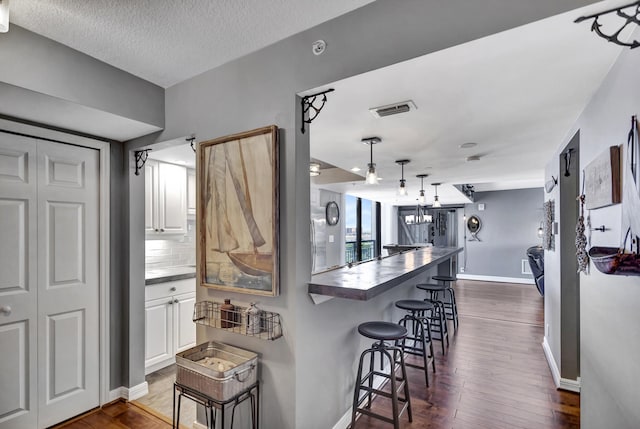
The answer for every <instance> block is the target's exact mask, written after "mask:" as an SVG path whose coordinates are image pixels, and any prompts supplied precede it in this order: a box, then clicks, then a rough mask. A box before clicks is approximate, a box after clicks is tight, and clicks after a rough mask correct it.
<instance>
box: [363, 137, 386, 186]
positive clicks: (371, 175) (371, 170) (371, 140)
mask: <svg viewBox="0 0 640 429" xmlns="http://www.w3.org/2000/svg"><path fill="white" fill-rule="evenodd" d="M381 141H382V140H380V137H365V138H363V139H362V143H364V144H368V145H369V147H370V148H371V159H370V161H369V164H367V175H366V179H365V183H366V184H367V185H377V184H378V175H377V174H376V164H375V163H374V162H373V145H374V144H378V143H380V142H381Z"/></svg>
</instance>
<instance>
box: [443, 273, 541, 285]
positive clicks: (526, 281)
mask: <svg viewBox="0 0 640 429" xmlns="http://www.w3.org/2000/svg"><path fill="white" fill-rule="evenodd" d="M456 278H457V279H459V280H478V281H482V282H496V283H519V284H524V285H533V284H535V282H534V281H533V279H532V278H530V279H523V278H519V277H498V276H479V275H475V274H464V273H458V274H457V275H456Z"/></svg>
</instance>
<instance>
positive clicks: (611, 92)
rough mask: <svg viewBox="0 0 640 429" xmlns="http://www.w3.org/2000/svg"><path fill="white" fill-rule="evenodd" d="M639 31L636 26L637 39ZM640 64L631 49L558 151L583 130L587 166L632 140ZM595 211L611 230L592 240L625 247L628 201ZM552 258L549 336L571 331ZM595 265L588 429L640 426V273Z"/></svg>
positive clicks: (588, 321) (639, 104)
mask: <svg viewBox="0 0 640 429" xmlns="http://www.w3.org/2000/svg"><path fill="white" fill-rule="evenodd" d="M639 37H640V34H639V32H638V31H636V33H635V38H636V39H637V38H639ZM638 70H640V56H639V55H638V54H637V52H634V51H631V50H628V49H625V50H623V51H622V53H621V55H620V58H619V59H618V61H617V62H616V64H615V65H614V66H613V67H612V69H611V71H610V72H609V74H608V75H607V77H606V78H605V80H604V82H603V83H602V86H601V87H600V88H598V89H597V91H596V92H595V94H594V96H593V98H592V99H591V101H590V103H589V105H588V106H587V107H586V109H585V110H584V112H583V113H582V115H581V116H580V118H579V119H578V121H577V122H576V124H575V126H574V129H573V130H571V131H570V132H569V133H568V134H567V138H566V140H565V141H564V142H562V144H560V145H559V147H558V151H560V150H561V149H562V148H563V147H564V146H565V145H566V144H567V143H568V142H569V140H570V139H571V138H572V137H573V135H574V134H575V132H576V131H577V130H580V165H581V166H582V168H584V166H586V165H588V164H589V163H590V162H591V161H592V160H593V159H594V158H595V157H597V156H598V155H599V154H601V153H602V152H603V151H605V150H607V148H608V147H609V146H611V145H615V144H623V143H624V142H626V137H627V132H628V130H629V124H630V118H631V115H635V114H638V113H639V112H640V83H639V82H638V79H637V77H638ZM556 156H557V154H556ZM556 159H557V158H556V157H554V159H552V161H551V162H550V163H549V164H548V166H547V171H546V178H547V179H548V178H549V177H550V176H551V174H554V175H555V176H556V177H557V173H558V171H557V169H558V165H557V161H556ZM558 192H559V191H557V190H554V191H553V192H552V194H547V198H555V199H557V198H558V196H559V194H558ZM588 214H589V215H590V216H591V223H592V225H603V224H604V225H606V226H607V228H610V229H611V230H610V231H607V232H605V233H601V232H593V233H592V234H591V237H590V239H591V245H592V246H612V247H617V246H619V245H620V237H621V225H620V218H621V206H620V205H619V204H618V205H614V206H610V207H605V208H600V209H596V210H591V211H590V212H589V213H588ZM560 228H562V225H560ZM587 238H588V239H589V234H588V235H587ZM557 244H558V241H557V239H556V245H557ZM547 261H549V262H551V263H552V265H553V267H554V270H553V275H551V276H550V277H547V275H546V274H545V280H546V285H545V286H546V287H547V290H549V291H553V299H552V300H551V299H549V298H550V297H551V294H549V295H547V296H546V297H545V323H546V324H548V325H549V326H550V330H549V335H552V336H553V335H559V332H560V331H561V330H562V329H564V327H563V326H559V325H560V315H559V306H560V304H561V302H560V301H559V300H558V297H559V296H560V289H561V286H560V273H559V269H558V267H559V264H560V255H559V254H558V252H545V265H546V263H547ZM590 270H591V271H590V274H588V275H586V274H581V275H580V376H581V384H582V386H581V395H580V396H581V409H582V416H581V425H582V427H583V428H585V429H592V428H593V429H596V428H603V427H610V428H616V429H618V428H620V429H631V428H638V427H640V408H639V407H638V403H639V402H640V396H639V393H638V382H639V381H640V366H639V365H638V363H637V357H638V356H639V355H640V341H639V339H640V311H638V303H640V287H639V286H640V278H638V277H624V276H611V275H605V274H602V273H600V272H599V271H597V269H596V268H595V267H594V266H593V265H592V264H590ZM545 271H546V270H545ZM549 274H551V273H549ZM551 340H552V341H548V342H549V343H550V344H554V343H555V342H554V341H553V338H552V339H551ZM553 353H554V359H555V361H556V362H557V364H558V365H559V364H560V361H561V359H559V356H557V355H556V353H559V351H558V349H557V346H553Z"/></svg>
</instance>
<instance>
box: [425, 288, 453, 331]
mask: <svg viewBox="0 0 640 429" xmlns="http://www.w3.org/2000/svg"><path fill="white" fill-rule="evenodd" d="M431 279H432V280H435V281H437V282H442V284H443V285H445V286H446V287H447V292H448V293H449V300H448V301H447V300H446V299H445V300H443V303H444V306H445V309H446V310H449V311H448V312H446V315H447V320H453V330H454V331H457V330H458V306H457V305H456V291H455V290H454V289H453V285H452V283H453V282H455V281H456V280H457V279H456V278H455V277H452V276H433V277H431Z"/></svg>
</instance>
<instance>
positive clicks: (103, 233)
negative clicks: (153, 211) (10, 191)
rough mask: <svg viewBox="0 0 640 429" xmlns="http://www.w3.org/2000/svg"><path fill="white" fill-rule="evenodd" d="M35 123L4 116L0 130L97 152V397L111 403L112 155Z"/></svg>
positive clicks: (102, 146) (100, 145)
mask: <svg viewBox="0 0 640 429" xmlns="http://www.w3.org/2000/svg"><path fill="white" fill-rule="evenodd" d="M45 127H46V126H45V125H43V126H42V127H39V126H36V125H30V124H25V123H21V122H16V121H12V120H9V119H5V118H0V130H2V131H8V132H10V133H15V134H21V135H23V136H26V137H32V138H35V139H40V140H48V141H52V142H57V143H63V144H71V145H76V146H81V147H86V148H91V149H95V150H97V151H98V153H99V157H100V161H99V162H100V198H99V204H100V209H99V216H100V221H99V225H100V226H99V237H100V238H99V240H100V248H99V260H100V264H99V265H100V266H99V279H100V280H99V282H100V285H99V292H98V295H99V300H100V302H99V303H98V305H99V312H100V322H99V327H98V330H99V335H100V338H99V342H98V344H99V368H98V370H99V375H98V380H99V381H98V386H99V394H100V395H99V400H100V405H101V406H102V405H104V404H106V403H108V402H110V396H109V383H110V376H111V372H110V367H111V361H110V356H111V347H110V344H111V343H110V335H109V321H110V317H109V309H110V302H109V289H110V288H109V284H110V283H109V282H110V275H109V271H110V267H111V261H110V249H111V241H110V231H111V224H110V222H111V218H110V191H111V184H110V178H111V171H110V168H111V162H110V160H111V157H110V145H109V143H108V142H107V141H106V140H105V141H101V140H97V139H94V138H88V137H82V136H78V135H75V134H69V133H66V132H63V131H57V130H53V129H49V128H45Z"/></svg>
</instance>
